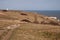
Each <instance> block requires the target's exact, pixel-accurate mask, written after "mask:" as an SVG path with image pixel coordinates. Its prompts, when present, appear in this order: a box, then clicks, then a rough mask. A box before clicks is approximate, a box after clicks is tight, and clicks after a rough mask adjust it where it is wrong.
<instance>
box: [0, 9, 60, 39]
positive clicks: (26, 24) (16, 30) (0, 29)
mask: <svg viewBox="0 0 60 40" xmlns="http://www.w3.org/2000/svg"><path fill="white" fill-rule="evenodd" d="M46 17H47V16H43V15H40V14H36V13H35V14H34V13H33V12H22V11H11V10H10V11H5V10H4V11H0V40H60V22H58V21H57V20H55V19H49V18H48V19H47V18H46ZM22 20H24V21H22Z"/></svg>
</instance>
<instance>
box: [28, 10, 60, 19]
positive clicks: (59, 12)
mask: <svg viewBox="0 0 60 40" xmlns="http://www.w3.org/2000/svg"><path fill="white" fill-rule="evenodd" d="M28 11H29V12H31V11H32V10H28ZM32 12H38V13H39V14H43V15H47V16H54V17H57V18H58V19H60V10H55V11H40V10H33V11H32Z"/></svg>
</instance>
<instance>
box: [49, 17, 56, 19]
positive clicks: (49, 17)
mask: <svg viewBox="0 0 60 40" xmlns="http://www.w3.org/2000/svg"><path fill="white" fill-rule="evenodd" d="M48 18H51V19H57V17H48Z"/></svg>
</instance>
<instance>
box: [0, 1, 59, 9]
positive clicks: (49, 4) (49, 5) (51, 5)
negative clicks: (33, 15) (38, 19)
mask: <svg viewBox="0 0 60 40" xmlns="http://www.w3.org/2000/svg"><path fill="white" fill-rule="evenodd" d="M7 8H8V9H13V10H14V9H15V10H60V0H0V9H7Z"/></svg>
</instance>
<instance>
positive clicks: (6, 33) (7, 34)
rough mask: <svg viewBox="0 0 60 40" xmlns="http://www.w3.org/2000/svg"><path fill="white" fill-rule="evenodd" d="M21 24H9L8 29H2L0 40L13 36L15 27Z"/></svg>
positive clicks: (6, 39)
mask: <svg viewBox="0 0 60 40" xmlns="http://www.w3.org/2000/svg"><path fill="white" fill-rule="evenodd" d="M19 26H20V25H10V26H7V29H6V30H5V31H0V32H1V33H0V40H8V39H9V38H10V37H11V35H12V32H13V31H14V29H16V28H18V27H19Z"/></svg>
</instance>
